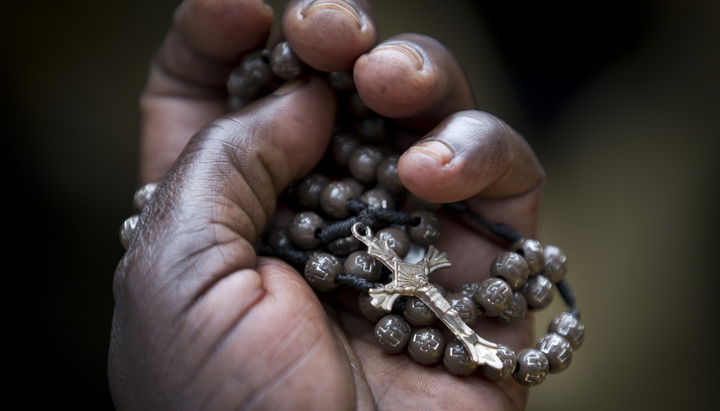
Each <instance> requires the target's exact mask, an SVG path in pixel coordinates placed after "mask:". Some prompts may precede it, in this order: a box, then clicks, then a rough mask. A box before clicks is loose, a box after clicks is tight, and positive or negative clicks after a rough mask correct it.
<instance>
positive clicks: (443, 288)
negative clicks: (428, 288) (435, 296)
mask: <svg viewBox="0 0 720 411" xmlns="http://www.w3.org/2000/svg"><path fill="white" fill-rule="evenodd" d="M430 284H432V285H433V287H435V288H437V290H438V292H439V293H440V295H442V296H443V298H445V297H447V295H448V292H447V290H446V289H445V287H443V286H442V285H440V284H436V283H430Z"/></svg>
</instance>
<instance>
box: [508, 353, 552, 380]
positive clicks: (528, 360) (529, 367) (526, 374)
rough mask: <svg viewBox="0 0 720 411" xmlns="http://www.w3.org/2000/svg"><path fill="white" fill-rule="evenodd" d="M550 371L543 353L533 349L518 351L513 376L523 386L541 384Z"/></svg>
mask: <svg viewBox="0 0 720 411" xmlns="http://www.w3.org/2000/svg"><path fill="white" fill-rule="evenodd" d="M549 371H550V368H549V364H548V360H547V358H545V355H544V354H543V353H542V352H540V351H538V350H535V349H532V348H528V349H525V350H522V351H520V353H519V354H518V356H517V369H516V370H515V374H513V378H515V381H517V382H518V384H520V385H522V386H524V387H536V386H538V385H540V384H542V382H543V381H545V378H547V375H548V372H549Z"/></svg>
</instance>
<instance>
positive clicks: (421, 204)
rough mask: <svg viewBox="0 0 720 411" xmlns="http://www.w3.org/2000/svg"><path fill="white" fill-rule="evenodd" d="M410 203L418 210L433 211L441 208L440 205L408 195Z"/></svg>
mask: <svg viewBox="0 0 720 411" xmlns="http://www.w3.org/2000/svg"><path fill="white" fill-rule="evenodd" d="M410 201H412V202H413V203H414V204H415V205H416V206H417V207H418V208H422V209H423V210H430V211H435V210H437V209H439V208H440V207H442V204H441V203H433V202H431V201H427V200H423V199H422V198H420V197H418V196H416V195H415V194H413V193H410Z"/></svg>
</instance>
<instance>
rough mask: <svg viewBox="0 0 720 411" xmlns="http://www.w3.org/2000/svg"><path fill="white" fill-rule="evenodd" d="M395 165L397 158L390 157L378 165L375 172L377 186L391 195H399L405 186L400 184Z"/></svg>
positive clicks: (394, 156)
mask: <svg viewBox="0 0 720 411" xmlns="http://www.w3.org/2000/svg"><path fill="white" fill-rule="evenodd" d="M397 164H398V156H396V155H390V156H388V157H385V158H384V159H383V160H382V161H381V162H380V164H378V167H377V170H375V176H376V178H377V181H378V184H380V186H382V187H383V188H384V189H386V190H387V191H388V192H389V193H390V194H393V195H397V194H400V193H402V192H403V191H404V190H405V186H403V184H402V183H401V182H400V177H398V172H397Z"/></svg>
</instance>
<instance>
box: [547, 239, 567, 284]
mask: <svg viewBox="0 0 720 411" xmlns="http://www.w3.org/2000/svg"><path fill="white" fill-rule="evenodd" d="M543 256H544V257H545V267H544V268H543V271H542V273H543V275H544V276H545V277H547V279H548V280H550V282H552V283H553V284H554V283H556V282H558V281H560V280H562V279H563V278H565V272H566V271H567V257H565V253H563V252H562V250H561V249H559V248H557V247H555V246H554V245H546V246H545V247H544V248H543Z"/></svg>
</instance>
